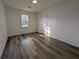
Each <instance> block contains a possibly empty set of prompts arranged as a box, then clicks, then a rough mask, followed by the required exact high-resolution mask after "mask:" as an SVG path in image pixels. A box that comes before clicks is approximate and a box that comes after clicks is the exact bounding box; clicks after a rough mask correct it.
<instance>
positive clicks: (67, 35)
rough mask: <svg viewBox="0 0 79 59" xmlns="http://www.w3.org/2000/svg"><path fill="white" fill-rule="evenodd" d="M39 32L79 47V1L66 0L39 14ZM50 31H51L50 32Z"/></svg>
mask: <svg viewBox="0 0 79 59" xmlns="http://www.w3.org/2000/svg"><path fill="white" fill-rule="evenodd" d="M38 22H39V24H38V31H39V32H41V33H44V32H45V28H44V27H45V26H48V27H49V28H50V32H49V33H50V36H51V37H54V38H57V39H59V40H61V41H64V42H66V43H69V44H71V45H74V46H76V47H79V0H64V1H63V2H61V3H58V4H55V5H54V6H52V7H50V8H49V9H47V10H45V11H42V12H40V13H39V14H38ZM48 31H49V30H48Z"/></svg>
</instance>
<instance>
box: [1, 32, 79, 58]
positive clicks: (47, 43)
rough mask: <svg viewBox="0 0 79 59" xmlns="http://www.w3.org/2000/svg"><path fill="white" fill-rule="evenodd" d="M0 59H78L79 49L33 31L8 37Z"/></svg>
mask: <svg viewBox="0 0 79 59" xmlns="http://www.w3.org/2000/svg"><path fill="white" fill-rule="evenodd" d="M1 59H79V49H77V48H74V47H72V46H70V45H68V44H65V43H63V42H61V41H58V40H56V39H52V38H48V37H46V36H44V35H41V34H38V33H33V34H28V35H19V36H14V37H10V38H9V40H8V42H7V45H6V47H5V50H4V52H3V55H2V58H1Z"/></svg>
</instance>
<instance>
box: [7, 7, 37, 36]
mask: <svg viewBox="0 0 79 59" xmlns="http://www.w3.org/2000/svg"><path fill="white" fill-rule="evenodd" d="M21 14H25V15H28V16H29V18H30V21H29V27H27V28H22V26H21V17H20V16H21ZM6 17H7V27H8V36H12V35H18V34H25V33H31V32H36V31H37V19H36V17H37V15H36V13H32V12H27V11H22V10H18V9H15V8H10V7H6Z"/></svg>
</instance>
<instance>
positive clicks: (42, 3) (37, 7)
mask: <svg viewBox="0 0 79 59" xmlns="http://www.w3.org/2000/svg"><path fill="white" fill-rule="evenodd" d="M59 1H61V0H38V3H37V4H33V3H32V0H3V2H4V4H5V5H6V6H8V7H12V8H18V9H21V10H25V11H31V12H40V11H42V10H44V9H47V8H48V7H50V6H52V5H54V4H56V3H58V2H59ZM28 7H31V8H28Z"/></svg>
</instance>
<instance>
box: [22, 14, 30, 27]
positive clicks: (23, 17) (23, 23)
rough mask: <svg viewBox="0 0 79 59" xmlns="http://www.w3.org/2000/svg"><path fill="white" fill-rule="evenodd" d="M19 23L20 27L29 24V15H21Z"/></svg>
mask: <svg viewBox="0 0 79 59" xmlns="http://www.w3.org/2000/svg"><path fill="white" fill-rule="evenodd" d="M21 24H22V27H28V26H29V16H28V15H23V14H22V15H21Z"/></svg>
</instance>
